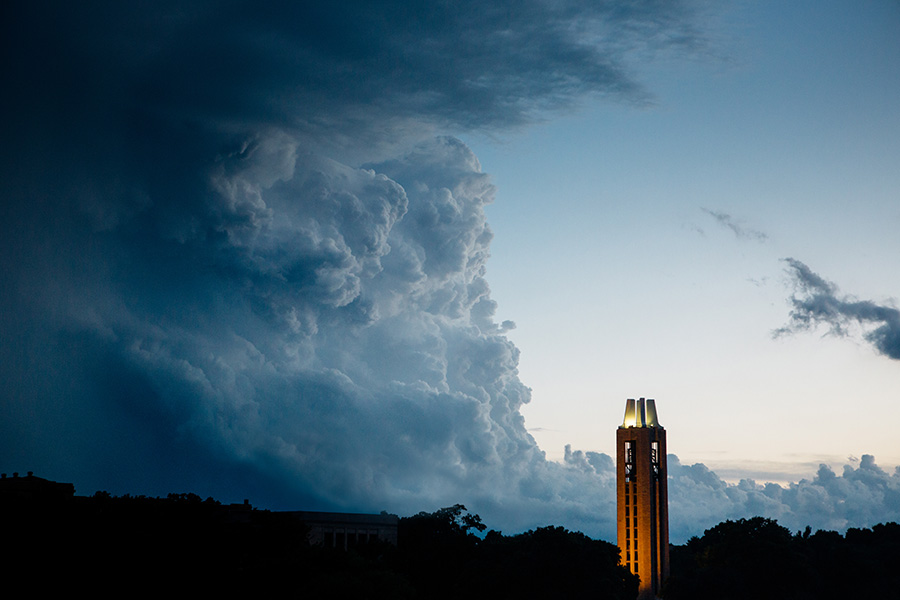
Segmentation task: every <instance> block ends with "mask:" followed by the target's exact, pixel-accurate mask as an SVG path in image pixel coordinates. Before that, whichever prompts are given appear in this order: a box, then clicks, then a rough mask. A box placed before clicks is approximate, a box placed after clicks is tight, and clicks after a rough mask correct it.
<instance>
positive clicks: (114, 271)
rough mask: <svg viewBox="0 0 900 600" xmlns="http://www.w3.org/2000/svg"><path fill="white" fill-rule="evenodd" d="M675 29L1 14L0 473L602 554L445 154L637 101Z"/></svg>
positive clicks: (684, 24)
mask: <svg viewBox="0 0 900 600" xmlns="http://www.w3.org/2000/svg"><path fill="white" fill-rule="evenodd" d="M693 16H694V15H693V14H692V11H691V10H689V9H688V8H687V7H686V5H683V4H681V3H672V2H666V3H659V2H642V3H635V4H631V5H629V6H628V7H621V6H618V5H615V4H603V3H594V4H584V3H580V2H578V3H575V2H572V3H569V2H562V3H560V2H542V1H528V2H515V3H512V2H509V3H505V2H492V3H484V2H477V3H476V2H454V3H449V4H448V3H434V2H422V3H417V2H412V3H411V2H407V1H404V2H344V3H340V4H324V3H288V2H283V3H279V2H275V3H267V4H266V5H265V6H256V5H252V6H251V4H250V3H246V2H227V3H221V2H202V1H197V2H192V3H184V2H178V3H175V2H163V3H154V4H153V5H147V4H139V3H119V2H115V3H113V2H109V3H106V2H96V3H87V4H71V3H62V2H28V3H25V2H21V3H19V2H14V3H6V4H5V5H4V8H3V19H2V25H0V27H2V33H3V35H2V39H3V42H2V43H3V44H4V57H5V60H4V61H3V67H2V69H3V72H2V74H3V80H4V83H5V85H4V87H5V89H6V90H7V91H6V92H5V93H4V94H3V96H2V99H0V102H2V108H3V114H4V117H3V119H4V121H3V139H4V144H3V149H2V153H3V154H2V167H0V168H2V180H3V182H4V188H3V196H4V197H3V203H2V214H0V226H2V228H3V230H2V241H0V244H2V259H0V260H2V267H3V274H4V275H3V278H4V282H3V286H2V290H3V291H2V297H0V302H2V316H0V328H2V330H0V335H2V339H3V345H2V350H0V352H2V356H0V359H2V360H0V376H2V377H0V379H2V381H3V384H2V385H3V402H4V411H5V415H4V418H3V419H2V424H0V428H2V435H0V439H2V441H0V448H2V457H3V462H4V464H7V465H9V466H10V467H11V469H10V470H13V469H18V470H26V469H31V470H34V471H35V472H38V473H39V474H42V475H45V476H49V477H54V478H58V479H62V480H71V481H74V482H75V483H76V485H77V486H78V488H79V491H80V492H82V493H91V492H92V491H93V490H94V489H102V488H105V489H109V490H110V491H112V492H114V493H125V492H128V493H149V494H160V493H162V494H164V493H167V492H169V491H172V490H177V489H183V490H191V491H196V492H199V493H201V494H204V495H206V494H210V495H217V496H221V497H224V498H235V496H237V497H238V498H240V497H242V496H248V497H250V498H252V499H253V501H254V502H256V503H257V504H260V505H263V506H268V507H272V508H301V507H303V508H311V509H315V508H331V509H347V510H382V509H388V510H391V511H394V512H399V513H410V512H417V511H419V510H423V509H428V508H431V507H437V506H442V505H447V503H451V504H452V503H454V502H467V503H469V504H470V505H472V506H473V507H474V506H480V510H481V511H482V512H483V513H484V514H485V516H486V518H489V517H493V522H494V523H495V525H496V526H497V527H505V528H509V527H513V528H523V527H527V526H531V525H534V524H539V523H546V522H565V521H567V519H568V520H569V522H571V523H578V524H579V525H580V526H582V527H583V528H584V529H585V530H593V531H595V532H596V531H597V530H598V528H605V529H607V530H609V529H610V527H609V519H610V517H611V515H612V514H613V511H612V510H611V508H610V506H611V502H612V497H611V496H610V495H609V494H608V493H602V489H606V488H604V487H603V486H607V488H608V481H607V482H605V483H604V480H603V479H602V478H600V477H597V475H596V472H594V471H593V470H592V469H586V468H581V467H576V466H571V465H560V464H556V463H551V462H548V461H546V460H545V458H544V455H543V452H541V451H540V449H539V448H538V446H537V445H536V444H535V442H534V440H533V439H532V437H531V436H530V435H529V434H528V433H527V431H526V430H525V427H524V419H523V417H522V415H521V413H520V407H521V406H522V405H523V404H524V403H526V402H528V401H529V399H530V391H529V389H528V388H527V387H526V386H525V385H524V384H523V383H522V382H521V381H520V380H519V377H518V373H517V361H518V350H517V349H516V348H515V346H514V345H513V344H512V343H511V342H510V341H509V340H508V339H507V338H506V337H505V335H504V332H505V331H506V330H508V329H509V328H510V327H511V326H512V324H511V323H503V324H498V323H496V322H495V321H494V312H495V303H494V301H493V300H492V299H491V297H490V289H489V287H488V284H487V281H486V279H485V273H486V271H485V269H486V261H487V258H488V255H489V244H490V241H491V237H492V234H491V231H490V228H489V227H488V225H487V223H486V221H485V214H484V206H485V205H486V204H487V203H489V202H491V201H492V198H493V187H492V184H491V182H490V179H489V178H488V176H487V175H486V174H484V173H483V172H482V171H481V166H480V164H479V162H478V159H477V158H476V157H475V156H474V154H473V153H472V152H471V151H470V150H469V149H468V147H467V146H466V145H465V144H464V143H463V142H462V141H460V139H459V137H458V136H460V135H463V134H465V133H466V132H471V131H473V130H476V129H477V130H479V131H482V132H485V131H486V132H493V133H494V134H498V133H501V132H503V131H506V130H508V129H509V128H513V127H518V126H522V125H524V124H527V123H529V122H532V121H535V120H540V119H543V118H546V117H547V116H548V115H550V114H552V113H553V112H555V111H561V110H566V109H568V108H570V107H573V106H575V105H577V104H578V102H580V101H581V100H583V99H584V98H586V97H589V96H592V95H602V96H607V97H609V98H611V99H614V100H617V101H622V102H627V103H637V104H643V103H647V102H649V101H651V95H650V94H649V92H648V91H647V90H645V89H644V88H643V87H642V86H641V84H640V83H639V82H638V79H637V77H636V75H635V74H634V73H633V72H632V71H631V69H630V68H629V66H628V61H629V58H628V57H629V55H630V53H633V52H636V51H639V52H642V53H647V52H649V53H655V52H670V51H674V52H682V51H687V52H691V51H694V50H695V49H697V48H699V47H701V46H702V45H703V39H702V36H700V35H699V33H698V30H697V28H696V27H695V26H694V21H693ZM448 134H452V135H448ZM588 466H589V465H588ZM85 488H86V489H85ZM601 505H602V506H604V507H605V508H600V506H601ZM598 515H609V516H598ZM604 521H606V524H605V525H600V523H602V522H604Z"/></svg>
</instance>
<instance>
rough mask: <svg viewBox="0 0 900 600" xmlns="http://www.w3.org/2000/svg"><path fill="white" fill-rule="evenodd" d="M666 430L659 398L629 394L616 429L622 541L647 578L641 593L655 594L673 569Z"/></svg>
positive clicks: (629, 560) (628, 562) (628, 561)
mask: <svg viewBox="0 0 900 600" xmlns="http://www.w3.org/2000/svg"><path fill="white" fill-rule="evenodd" d="M666 478H667V471H666V430H665V429H663V428H662V426H661V425H660V424H659V421H658V419H657V416H656V402H655V401H654V400H649V399H648V400H644V399H643V398H641V399H640V400H638V401H636V402H635V400H634V399H628V400H627V401H626V404H625V420H624V422H623V423H622V425H621V426H620V427H619V428H618V430H617V431H616V511H617V518H616V521H617V541H618V545H619V550H620V551H621V554H622V560H623V561H624V564H625V566H627V567H628V568H629V570H630V571H631V572H632V573H634V574H635V575H637V576H639V577H640V578H641V585H640V590H639V592H638V598H639V599H640V600H646V599H652V598H655V597H656V596H657V595H658V593H659V590H660V588H661V587H662V584H663V582H664V581H665V580H666V577H668V575H669V502H668V493H667V487H666V483H667V481H666Z"/></svg>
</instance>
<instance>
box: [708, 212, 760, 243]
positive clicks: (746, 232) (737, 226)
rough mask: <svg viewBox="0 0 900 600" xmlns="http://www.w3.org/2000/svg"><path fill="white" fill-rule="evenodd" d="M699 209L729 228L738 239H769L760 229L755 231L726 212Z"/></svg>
mask: <svg viewBox="0 0 900 600" xmlns="http://www.w3.org/2000/svg"><path fill="white" fill-rule="evenodd" d="M700 210H702V211H703V212H705V213H706V214H708V215H709V216H711V217H712V218H713V219H715V220H716V222H717V223H718V224H719V225H721V226H722V227H725V228H726V229H729V230H731V232H732V233H734V235H735V237H737V238H738V239H748V240H756V241H758V242H764V241H766V240H767V239H769V236H768V235H766V234H765V233H763V232H762V231H757V230H755V229H751V228H749V227H747V226H746V225H743V224H741V223H740V222H739V221H737V220H735V218H734V217H732V216H731V215H729V214H728V213H724V212H720V211H715V210H710V209H708V208H701V209H700Z"/></svg>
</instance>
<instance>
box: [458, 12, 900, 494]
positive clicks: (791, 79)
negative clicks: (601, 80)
mask: <svg viewBox="0 0 900 600" xmlns="http://www.w3.org/2000/svg"><path fill="white" fill-rule="evenodd" d="M716 23H717V25H718V26H719V28H717V29H715V30H713V31H712V32H711V35H710V39H711V40H712V41H711V42H710V43H711V47H710V48H709V52H708V53H706V54H705V55H702V56H695V57H691V58H688V59H678V58H671V57H667V58H663V59H658V60H656V61H652V62H650V63H649V64H647V65H640V66H639V67H638V69H639V73H640V74H641V76H640V80H641V82H642V83H644V84H645V85H646V86H647V87H648V88H649V89H650V90H651V91H652V92H653V94H654V102H653V105H651V106H649V107H635V106H631V105H625V106H623V105H621V104H620V105H617V104H615V103H609V102H603V103H599V102H597V103H593V102H592V103H588V105H586V106H584V107H583V108H582V110H580V111H579V112H578V113H576V114H573V115H569V116H566V117H563V118H560V119H555V120H552V121H550V122H548V123H544V124H541V125H538V126H536V127H534V128H531V129H529V130H528V131H526V132H523V133H521V134H519V135H515V136H510V137H508V138H504V139H503V140H502V141H501V142H499V143H498V142H496V141H493V140H476V141H470V140H468V138H467V141H470V143H471V144H472V146H473V148H474V149H475V151H476V154H477V155H478V156H479V158H480V159H481V162H482V165H483V167H484V169H485V170H486V171H487V172H490V173H491V175H492V177H493V180H494V181H495V183H496V185H497V189H498V191H497V200H496V202H495V204H494V205H492V206H491V207H490V208H489V209H488V217H489V220H490V223H491V226H492V227H493V229H494V231H495V233H496V238H495V240H494V242H493V244H492V248H491V249H492V258H491V262H490V264H489V278H490V281H491V287H492V291H493V294H494V297H495V298H496V299H497V301H498V303H499V306H500V310H499V313H498V315H499V317H500V318H501V319H502V318H510V319H512V320H514V321H515V322H516V323H517V326H518V327H517V329H515V330H514V331H512V332H511V333H510V334H509V335H510V338H511V339H513V341H515V343H516V344H517V345H518V346H519V348H520V349H521V350H522V358H521V363H520V372H521V375H522V379H523V381H524V382H525V383H526V384H527V385H529V386H531V387H532V388H533V390H534V398H533V400H532V402H531V404H529V405H528V406H527V407H525V408H524V409H523V414H524V415H525V417H526V424H527V425H528V427H529V428H530V430H531V431H532V435H534V436H535V438H536V439H537V440H538V443H539V444H540V445H541V447H542V448H544V449H545V450H546V451H547V452H548V455H549V456H552V457H561V456H562V453H563V447H564V445H565V444H566V443H570V444H572V445H573V446H574V447H578V448H583V449H593V450H597V451H603V452H608V453H612V452H613V450H614V448H613V439H612V437H611V436H608V435H607V436H605V437H604V429H603V427H602V424H603V423H608V422H610V421H614V420H615V419H616V418H617V416H618V413H619V412H621V406H620V405H621V404H622V403H621V398H622V397H624V396H629V395H630V396H636V395H640V396H644V395H646V396H648V397H651V396H653V397H656V398H657V399H658V401H659V404H660V412H661V415H662V416H661V418H662V419H663V422H664V424H666V425H667V426H668V427H669V429H671V433H670V436H671V437H672V441H671V442H670V447H671V448H673V451H676V452H677V453H678V454H679V456H680V457H681V458H682V459H685V458H687V459H689V460H696V461H702V462H705V463H706V464H708V465H715V466H716V467H719V468H721V469H723V470H724V469H728V470H729V471H731V470H734V471H735V472H734V473H730V472H729V478H730V479H732V480H734V479H737V478H738V475H739V474H740V475H749V476H754V477H755V478H758V479H763V480H766V479H774V480H778V481H790V480H796V478H798V477H802V476H808V475H810V474H811V473H812V472H814V471H815V469H816V468H817V467H818V464H819V463H821V462H825V463H828V464H832V465H841V464H844V463H846V462H847V459H848V457H851V456H852V457H856V458H858V457H859V456H860V455H861V454H863V453H873V454H875V456H876V458H878V460H879V463H880V464H882V465H888V466H894V465H897V464H900V448H898V446H897V444H896V441H895V439H894V435H893V425H892V421H893V419H892V418H891V415H896V412H897V410H896V407H895V401H896V386H897V376H898V374H897V365H896V362H893V361H891V360H890V359H889V358H887V357H885V356H883V355H879V354H878V353H877V352H875V351H873V349H872V348H871V347H870V346H869V345H867V344H865V343H864V342H862V341H861V340H860V338H859V337H858V335H850V336H848V338H847V339H839V338H837V337H835V336H824V337H823V334H825V333H827V332H828V331H829V329H828V327H823V328H819V329H817V330H814V331H812V332H810V333H802V334H795V335H791V336H782V337H780V338H778V339H773V337H772V333H773V331H774V330H776V329H778V328H781V327H782V326H784V325H785V324H786V323H787V321H788V314H789V312H790V306H789V304H788V298H789V297H790V295H791V293H792V289H791V281H790V277H789V276H788V274H787V273H786V272H785V270H786V264H785V263H784V262H783V261H781V259H783V258H787V257H794V258H796V259H797V260H800V261H802V262H804V263H806V264H807V265H809V266H810V268H812V269H813V270H814V271H816V272H818V273H820V274H821V275H823V276H824V277H826V278H827V279H829V280H832V281H834V282H835V283H837V284H838V286H839V287H840V288H841V290H842V291H843V292H845V293H846V294H852V295H855V296H857V297H859V298H861V299H871V300H874V301H879V302H884V303H888V304H890V303H892V302H894V300H892V299H894V298H895V297H896V296H895V294H896V291H895V290H896V285H895V284H894V282H896V281H898V280H900V267H898V265H897V262H896V260H895V257H896V256H897V255H898V252H900V236H897V235H896V232H897V228H898V224H900V197H898V194H900V192H898V190H900V171H898V169H897V164H898V163H900V135H898V134H900V111H898V110H897V98H898V97H900V44H898V43H897V42H896V34H897V31H898V27H900V9H898V6H897V5H896V4H895V3H864V4H862V5H860V4H850V3H841V2H830V3H821V2H815V3H809V2H807V3H802V2H799V3H789V4H787V5H785V4H784V3H747V4H745V5H731V6H728V7H723V8H720V9H719V14H718V17H717V19H716ZM716 216H718V217H719V218H718V219H717V218H716Z"/></svg>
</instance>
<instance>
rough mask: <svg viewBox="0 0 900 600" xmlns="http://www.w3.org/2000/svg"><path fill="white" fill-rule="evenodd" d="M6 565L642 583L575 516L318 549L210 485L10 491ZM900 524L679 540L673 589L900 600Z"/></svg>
mask: <svg viewBox="0 0 900 600" xmlns="http://www.w3.org/2000/svg"><path fill="white" fill-rule="evenodd" d="M0 513H2V515H3V523H4V524H3V528H2V533H3V537H4V539H5V541H6V546H7V547H8V548H12V549H13V550H14V551H13V552H12V553H11V556H10V557H9V558H7V559H4V560H3V561H2V562H0V567H2V572H3V574H4V577H5V579H6V581H7V583H8V585H9V584H10V583H11V582H12V581H14V580H16V579H17V578H18V579H23V580H30V581H32V582H36V583H38V584H40V586H41V588H42V589H45V590H51V591H52V590H56V591H57V592H60V591H62V592H72V593H74V592H75V591H76V590H82V589H85V590H88V591H91V592H93V593H94V595H99V596H110V595H113V594H115V595H123V594H129V595H132V594H134V593H136V592H139V593H145V594H146V593H154V594H158V593H165V594H167V595H174V594H178V595H183V594H185V593H196V594H204V595H207V594H222V595H225V596H226V597H233V596H238V595H242V596H251V595H252V596H258V595H262V594H267V595H274V594H277V595H278V596H279V597H294V598H365V599H369V598H399V599H410V600H414V599H422V598H427V599H437V600H440V599H450V598H468V597H470V596H472V595H477V596H479V597H495V598H551V599H552V598H575V599H578V598H592V599H608V600H632V599H633V598H634V597H635V596H636V594H637V586H638V578H637V577H636V576H634V575H632V574H631V573H630V572H629V571H628V570H627V569H626V568H625V567H624V566H622V565H621V564H620V562H619V550H618V548H617V547H616V546H615V545H614V544H611V543H609V542H605V541H602V540H594V539H591V538H590V537H588V536H586V535H584V534H582V533H579V532H574V531H569V530H567V529H565V528H563V527H554V526H549V527H541V528H538V529H534V530H530V531H526V532H524V533H519V534H515V535H504V534H502V533H501V532H498V531H493V530H491V531H487V532H485V530H486V529H487V527H486V525H485V524H484V523H482V520H481V518H480V517H479V516H478V515H477V514H473V513H470V512H469V511H468V510H467V509H466V507H465V506H463V505H461V504H457V505H454V506H450V507H447V508H442V509H440V510H438V511H435V512H432V513H428V512H421V513H419V514H416V515H412V516H409V517H403V518H400V519H399V531H398V540H399V543H398V545H397V546H393V545H391V544H388V543H386V542H382V541H375V542H369V543H365V544H358V545H356V546H354V547H352V548H351V549H349V550H346V551H345V550H339V549H335V548H326V547H321V546H315V545H310V543H309V542H308V537H307V534H308V532H309V530H308V528H307V527H306V526H305V525H304V524H303V523H302V522H300V521H299V520H297V519H296V518H295V517H293V516H291V515H290V514H289V513H279V512H271V511H267V510H259V509H252V510H251V509H250V507H249V506H243V507H242V506H240V505H238V506H234V505H222V504H221V503H219V502H217V501H215V500H213V499H212V498H207V499H205V500H204V499H201V498H200V497H199V496H197V495H195V494H170V495H169V496H168V497H166V498H148V497H144V496H129V495H126V496H120V497H114V496H110V495H109V494H106V493H104V492H98V493H97V494H95V495H94V496H92V497H75V498H70V499H69V500H68V501H59V500H54V501H47V502H43V503H42V502H39V501H33V500H32V501H29V502H27V503H22V502H19V503H15V502H11V501H7V502H3V503H2V506H0ZM898 565H900V525H897V524H895V523H887V524H884V525H876V526H875V527H873V528H872V529H850V530H848V531H847V533H846V534H844V535H841V534H838V533H836V532H831V531H818V532H815V533H812V532H811V531H810V530H809V528H807V530H806V531H805V532H802V533H800V532H798V533H796V534H791V532H790V531H788V530H787V529H786V528H784V527H782V526H780V525H778V524H777V523H776V522H775V521H772V520H769V519H764V518H761V517H757V518H754V519H741V520H738V521H725V522H723V523H720V524H719V525H717V526H716V527H713V528H712V529H709V530H707V531H706V532H704V534H703V535H702V536H700V537H694V538H691V539H690V540H689V541H688V542H687V543H686V544H684V545H682V546H672V547H671V571H672V575H671V577H670V578H669V580H668V582H666V584H665V586H664V588H663V591H662V595H663V597H664V598H665V599H666V600H683V599H688V598H689V599H691V600H704V599H707V598H709V599H712V598H715V599H717V600H729V599H735V600H739V599H744V598H754V599H756V598H767V599H771V600H778V599H782V598H784V599H791V600H804V599H806V598H809V599H810V600H812V599H817V600H821V599H832V598H834V599H838V598H840V599H845V598H882V597H886V598H890V597H893V598H897V597H900V570H898V568H897V567H898Z"/></svg>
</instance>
